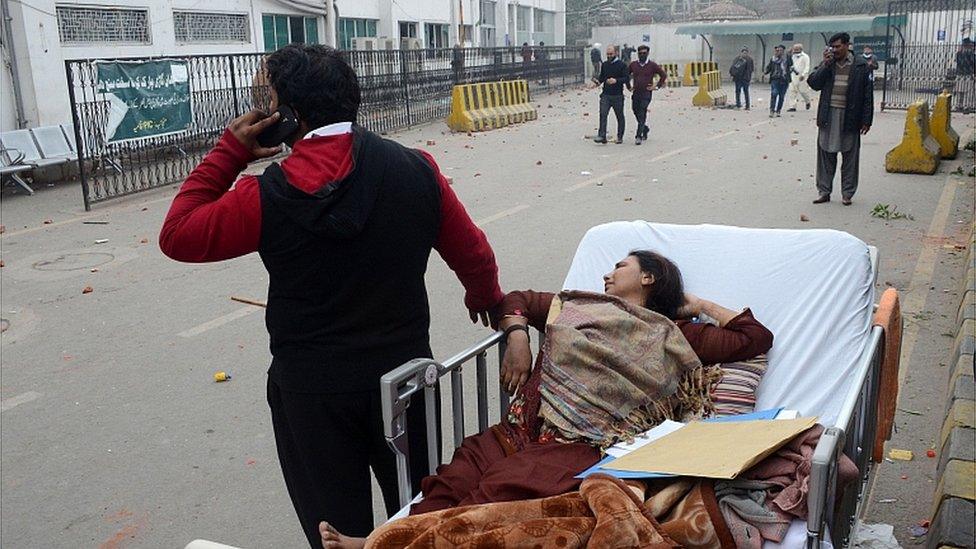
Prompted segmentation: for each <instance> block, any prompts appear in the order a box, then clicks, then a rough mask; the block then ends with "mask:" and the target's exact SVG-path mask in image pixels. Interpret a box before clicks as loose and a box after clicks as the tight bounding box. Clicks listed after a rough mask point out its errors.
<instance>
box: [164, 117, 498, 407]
mask: <svg viewBox="0 0 976 549" xmlns="http://www.w3.org/2000/svg"><path fill="white" fill-rule="evenodd" d="M251 160H253V157H252V156H251V155H250V153H249V152H248V151H247V149H245V148H244V146H243V145H241V144H240V143H239V142H238V141H237V139H236V138H235V137H234V136H233V134H231V133H230V132H225V133H224V135H223V137H222V138H221V139H220V141H219V142H218V143H217V145H216V146H215V147H214V149H213V150H212V151H211V152H210V153H209V154H208V155H207V156H206V158H205V159H204V160H203V162H201V163H200V165H199V166H197V168H196V169H195V170H194V171H193V173H191V174H190V176H189V177H188V178H187V180H186V182H184V184H183V186H182V188H181V189H180V192H179V194H178V195H177V196H176V198H175V199H174V201H173V205H172V206H171V208H170V211H169V214H168V215H167V217H166V221H165V223H164V225H163V228H162V231H161V233H160V237H159V243H160V248H161V249H162V250H163V252H164V253H165V254H166V255H168V256H169V257H171V258H173V259H177V260H179V261H188V262H205V261H219V260H223V259H229V258H233V257H237V256H241V255H245V254H248V253H251V252H254V251H258V252H259V253H260V255H261V259H262V261H263V262H264V264H265V267H266V268H267V269H268V272H269V275H270V282H269V292H268V311H267V315H266V322H267V326H268V332H269V334H270V337H271V352H272V355H273V356H274V360H273V362H272V365H271V370H270V372H269V373H270V375H271V376H272V378H273V379H275V380H276V381H277V382H278V383H279V384H280V385H281V386H282V388H284V389H286V390H295V391H305V392H347V391H357V390H373V389H375V388H376V387H377V384H378V378H379V376H380V375H382V374H383V373H384V372H386V371H389V370H390V369H392V368H394V367H396V366H398V365H399V364H401V363H402V362H405V361H407V360H410V359H411V358H417V357H420V356H430V348H429V343H428V329H429V324H430V315H429V310H428V304H427V294H426V289H425V287H424V282H423V277H424V272H425V271H426V267H427V259H428V257H429V255H430V251H431V249H436V250H437V251H438V252H439V253H440V255H441V256H442V257H443V258H444V260H445V261H446V262H447V264H448V266H449V267H450V268H451V269H452V270H454V271H455V273H456V274H457V276H458V278H459V279H460V280H461V282H462V284H463V285H464V287H465V289H466V294H465V304H466V305H467V307H468V308H469V309H471V310H475V311H482V310H487V309H490V308H492V307H494V306H496V305H497V304H498V303H499V302H500V301H501V299H502V297H504V294H502V292H501V289H500V288H499V286H498V269H497V266H496V264H495V258H494V254H493V252H492V250H491V247H490V246H489V244H488V241H487V239H486V237H485V235H484V233H483V232H482V231H481V230H480V229H478V228H477V226H475V225H474V223H473V222H472V221H471V219H470V217H469V216H468V214H467V212H466V211H465V209H464V207H463V206H462V205H461V203H460V201H458V199H457V196H456V195H455V194H454V192H453V190H452V189H451V188H450V186H448V183H447V181H446V179H445V178H444V177H443V176H442V175H441V174H440V172H439V170H438V169H437V165H436V164H435V163H434V161H433V159H432V158H431V157H430V156H429V155H427V154H426V153H422V152H420V151H415V150H412V149H407V148H405V147H402V146H400V145H398V144H396V143H394V142H392V141H389V140H386V139H382V138H380V137H379V136H376V135H374V134H372V133H370V132H367V131H366V130H363V129H362V128H354V131H353V133H347V134H343V135H332V136H325V137H310V138H307V139H303V140H301V141H298V142H297V143H296V144H295V148H294V149H293V151H292V153H291V155H290V156H289V157H288V158H287V159H285V160H284V161H283V162H282V163H281V165H280V166H278V165H277V164H272V165H271V166H269V168H268V169H267V170H266V171H265V173H264V174H263V175H261V176H259V177H254V176H245V177H243V178H241V179H239V180H237V181H236V183H235V182H234V180H235V179H236V178H237V176H238V174H239V173H240V172H241V170H242V169H243V168H244V167H245V166H246V165H247V163H248V162H250V161H251ZM232 184H233V188H232V187H231V185H232Z"/></svg>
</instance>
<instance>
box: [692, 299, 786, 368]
mask: <svg viewBox="0 0 976 549" xmlns="http://www.w3.org/2000/svg"><path fill="white" fill-rule="evenodd" d="M701 301H703V302H704V303H706V304H707V305H705V306H703V307H702V308H701V309H700V311H699V314H701V313H704V314H706V315H708V316H710V317H712V318H715V319H716V320H718V321H719V322H720V324H722V325H721V326H715V325H714V324H707V323H704V322H687V321H683V322H679V324H678V327H679V328H681V332H682V333H683V334H684V336H685V338H686V339H687V340H688V343H690V344H691V348H692V349H694V351H695V354H697V355H698V358H699V359H701V361H702V364H720V363H726V362H736V361H740V360H749V359H750V358H755V357H757V356H759V355H761V354H763V353H765V352H767V351H769V349H771V348H772V346H773V334H772V332H770V331H769V330H768V329H767V328H766V327H765V326H763V325H762V324H761V323H760V322H759V321H758V320H756V319H755V317H753V316H752V311H750V310H749V309H746V310H744V311H742V312H741V313H735V312H734V311H731V310H729V309H726V308H724V307H721V306H719V305H716V304H714V303H711V302H705V301H704V300H701ZM730 314H731V315H732V317H731V318H726V317H727V316H728V315H730ZM696 316H697V315H696ZM723 319H725V322H722V320H723Z"/></svg>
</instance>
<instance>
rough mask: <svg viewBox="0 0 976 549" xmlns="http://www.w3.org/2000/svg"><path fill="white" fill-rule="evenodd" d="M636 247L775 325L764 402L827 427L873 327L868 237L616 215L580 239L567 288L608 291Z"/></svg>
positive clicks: (697, 287)
mask: <svg viewBox="0 0 976 549" xmlns="http://www.w3.org/2000/svg"><path fill="white" fill-rule="evenodd" d="M635 249H650V250H654V251H656V252H658V253H661V254H663V255H664V256H666V257H668V258H670V259H671V260H672V261H674V262H675V263H676V264H677V265H678V267H679V268H680V269H681V273H682V276H683V277H684V282H685V288H686V291H688V292H691V293H694V294H696V295H698V296H699V297H702V298H705V299H708V300H711V301H714V302H716V303H718V304H720V305H723V306H725V307H728V308H731V309H742V308H745V307H750V308H751V309H752V311H753V314H755V316H756V318H757V319H758V320H759V321H760V322H762V323H763V324H764V325H766V327H768V328H769V329H770V331H772V332H773V336H774V341H773V348H772V350H771V351H770V353H769V369H768V371H767V372H766V375H765V376H764V377H763V380H762V383H761V384H760V386H759V390H758V393H757V402H756V409H757V410H762V409H767V408H775V407H778V406H781V407H784V408H789V409H794V410H798V411H800V413H801V414H804V415H816V416H818V417H819V418H820V422H821V423H823V424H825V425H831V424H832V423H833V422H834V421H835V420H836V419H837V416H838V414H839V411H840V408H841V406H842V404H843V400H844V396H845V395H846V394H847V393H848V391H850V390H851V387H852V384H853V382H854V380H853V375H852V374H853V370H854V366H855V364H856V362H857V359H858V357H859V356H860V355H861V353H862V351H863V350H864V348H865V347H866V346H867V343H868V335H869V331H870V324H871V316H872V311H873V308H872V307H873V302H874V283H873V280H874V277H873V273H872V269H871V260H870V255H869V252H868V247H867V245H866V244H864V242H862V241H860V240H858V239H857V238H855V237H853V236H851V235H849V234H847V233H844V232H840V231H833V230H820V229H818V230H802V231H801V230H782V229H744V228H738V227H725V226H717V225H668V224H661V223H649V222H646V221H624V222H614V223H607V224H604V225H598V226H596V227H594V228H592V229H590V230H589V231H587V233H586V235H585V236H584V237H583V239H582V240H581V241H580V244H579V247H578V248H577V250H576V255H575V257H574V258H573V263H572V265H571V266H570V268H569V274H568V275H567V276H566V281H565V283H564V284H563V287H564V288H566V289H578V290H590V291H597V292H602V291H603V275H604V274H605V273H607V272H609V271H610V270H611V269H612V268H613V265H614V264H615V263H616V262H617V261H619V260H620V259H621V258H623V257H624V256H626V255H627V253H628V252H630V251H631V250H635Z"/></svg>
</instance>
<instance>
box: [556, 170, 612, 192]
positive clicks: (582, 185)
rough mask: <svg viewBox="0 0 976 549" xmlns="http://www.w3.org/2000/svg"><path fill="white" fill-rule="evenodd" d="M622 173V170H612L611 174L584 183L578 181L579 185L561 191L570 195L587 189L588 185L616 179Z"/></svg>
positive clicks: (592, 178)
mask: <svg viewBox="0 0 976 549" xmlns="http://www.w3.org/2000/svg"><path fill="white" fill-rule="evenodd" d="M622 173H624V171H623V170H614V171H612V172H607V173H605V174H601V175H598V176H596V177H591V178H590V179H587V180H586V181H580V182H579V183H577V184H575V185H570V186H569V187H566V188H565V189H563V190H564V191H566V192H568V193H571V192H573V191H578V190H580V189H582V188H583V187H588V186H590V185H596V184H597V183H600V182H603V181H606V180H607V179H610V178H611V177H616V176H618V175H620V174H622Z"/></svg>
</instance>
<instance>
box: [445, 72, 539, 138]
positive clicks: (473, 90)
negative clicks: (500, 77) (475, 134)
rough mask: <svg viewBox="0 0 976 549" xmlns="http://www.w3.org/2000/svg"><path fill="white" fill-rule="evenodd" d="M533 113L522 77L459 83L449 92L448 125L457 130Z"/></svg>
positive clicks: (506, 121) (491, 125) (496, 124)
mask: <svg viewBox="0 0 976 549" xmlns="http://www.w3.org/2000/svg"><path fill="white" fill-rule="evenodd" d="M536 116H537V113H536V110H535V109H534V108H533V107H532V105H531V104H530V103H529V91H528V84H527V82H526V81H525V80H511V81H505V82H480V83H475V84H460V85H457V86H454V88H453V89H452V91H451V113H450V114H449V115H448V117H447V125H448V127H450V128H451V130H453V131H456V132H472V131H484V130H490V129H494V128H501V127H504V126H507V125H509V124H515V123H517V122H523V121H526V120H535V119H536Z"/></svg>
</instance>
